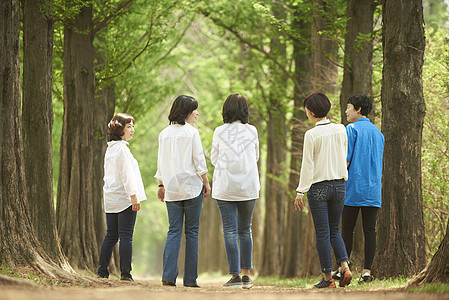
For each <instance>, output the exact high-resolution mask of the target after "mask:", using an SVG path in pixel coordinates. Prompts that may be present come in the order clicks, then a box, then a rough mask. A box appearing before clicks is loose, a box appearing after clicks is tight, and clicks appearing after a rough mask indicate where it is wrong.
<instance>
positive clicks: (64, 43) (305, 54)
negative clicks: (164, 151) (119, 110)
mask: <svg viewBox="0 0 449 300" xmlns="http://www.w3.org/2000/svg"><path fill="white" fill-rule="evenodd" d="M404 1H405V0H402V1H389V0H386V1H384V3H383V4H382V20H383V25H382V46H383V60H384V61H383V66H384V68H383V77H382V91H381V96H382V113H381V115H382V130H383V132H384V135H385V137H386V147H385V153H384V157H385V164H384V170H385V172H384V189H383V199H384V201H383V202H384V206H383V208H382V212H381V215H380V216H379V221H378V225H379V243H378V245H379V251H378V253H379V255H378V256H377V259H376V262H380V261H381V262H382V265H380V264H379V263H375V267H374V268H375V270H374V271H375V272H376V274H377V276H382V277H389V276H395V275H399V274H406V275H409V274H414V273H417V272H418V271H420V270H422V269H423V268H424V266H425V264H426V258H425V248H424V247H425V246H424V245H425V235H424V218H423V205H422V203H423V201H422V191H421V164H420V162H421V146H422V128H423V120H424V115H425V104H424V98H423V94H422V65H423V55H424V45H425V39H424V29H423V10H422V1H421V0H413V1H406V2H407V5H404V4H403V3H402V2H404ZM18 2H19V1H18V0H7V1H3V2H2V4H0V8H1V11H2V15H5V16H8V17H7V18H6V19H5V20H2V21H0V22H1V23H0V28H1V29H2V30H1V32H2V34H3V35H4V36H2V40H3V41H6V44H5V45H4V47H2V49H1V50H0V51H1V53H0V54H1V55H0V60H1V61H0V65H1V66H2V71H1V72H2V75H1V76H2V78H3V80H2V81H1V83H0V88H1V89H0V90H2V91H4V92H2V96H1V97H2V99H1V103H2V104H1V105H2V111H4V112H8V113H7V114H6V113H5V114H4V115H5V118H4V119H3V120H2V128H5V130H3V131H2V132H1V133H0V138H2V139H3V141H4V143H3V144H2V146H1V147H2V148H1V153H2V154H1V158H0V162H1V164H2V169H1V183H2V185H1V196H0V206H1V214H2V218H1V220H2V221H1V222H0V234H1V241H0V249H1V255H0V265H1V266H2V267H6V266H8V267H10V268H16V267H19V266H23V265H24V264H25V265H31V266H33V267H34V268H35V269H36V270H38V271H42V272H44V273H47V274H49V275H53V276H55V274H59V275H57V276H66V275H61V274H64V273H61V270H66V271H71V267H73V268H75V269H89V270H94V269H95V267H96V266H95V265H96V262H97V260H98V248H99V243H100V242H101V240H102V237H103V235H104V231H105V222H104V215H103V210H102V201H99V199H101V186H102V177H103V176H102V158H103V155H104V151H105V142H104V138H105V129H106V128H105V125H106V124H107V121H108V120H109V119H110V118H111V116H112V114H113V112H114V107H115V106H116V105H120V106H121V107H123V108H124V109H125V110H126V108H127V107H128V106H129V105H130V103H131V105H133V106H134V109H135V110H136V111H139V110H140V111H143V112H141V113H144V111H145V110H148V106H152V105H155V104H158V103H160V102H159V101H153V103H148V102H145V103H141V102H139V100H137V99H135V98H133V96H134V97H135V94H134V93H133V92H132V91H131V90H132V86H133V85H134V84H135V83H133V82H127V83H125V84H123V81H121V82H120V81H118V80H116V79H117V78H120V76H122V77H123V76H124V74H126V72H127V70H129V69H130V68H133V64H134V63H135V62H136V61H137V60H138V59H139V58H140V57H141V56H142V55H146V56H147V57H148V56H149V57H150V59H149V61H150V62H151V66H150V67H149V69H150V70H149V71H148V74H151V69H155V68H157V66H159V65H160V64H161V63H162V62H163V61H164V60H169V59H170V56H171V53H172V51H173V50H174V48H176V46H178V44H179V43H180V42H181V41H182V40H188V39H189V38H190V37H189V36H188V29H189V27H190V26H191V24H192V21H193V20H198V19H201V18H202V21H201V22H203V24H213V26H215V27H216V28H218V29H217V30H218V31H219V32H220V33H222V34H224V36H225V41H226V45H228V46H229V45H232V46H236V47H234V48H230V49H231V50H230V51H229V52H230V57H235V58H236V60H237V61H238V62H239V66H238V69H237V70H236V71H237V72H236V74H237V79H238V81H239V82H240V84H239V86H240V87H241V88H244V89H245V90H248V91H253V93H254V95H253V96H255V97H253V98H259V99H262V100H261V101H259V102H257V103H252V104H253V105H252V109H253V110H254V114H253V115H255V116H256V118H254V119H255V120H256V121H255V122H254V123H255V125H256V126H258V127H259V129H262V130H260V132H265V133H266V136H265V135H263V136H262V137H261V139H262V140H264V141H265V142H266V153H267V156H266V161H265V162H263V165H264V168H266V174H265V179H264V182H265V188H264V191H265V197H264V198H265V202H264V203H265V207H264V210H265V214H263V213H262V207H261V206H260V205H259V206H258V212H257V213H256V216H255V220H254V227H253V228H254V235H255V243H256V245H257V246H256V247H255V248H256V249H259V250H256V267H257V269H258V271H259V272H260V274H262V275H272V274H277V275H281V276H286V277H290V276H304V275H309V274H314V273H316V272H317V270H318V269H319V267H318V266H317V262H318V260H317V258H316V254H315V249H314V244H315V243H314V240H313V239H314V233H313V226H312V223H311V216H310V215H309V214H299V213H295V212H294V210H293V209H291V207H290V206H291V201H290V200H291V199H293V197H290V198H291V199H290V198H289V196H288V195H289V194H288V191H293V190H294V189H295V187H296V185H297V182H298V176H299V174H298V170H299V168H300V158H301V154H302V153H301V151H302V142H303V141H302V137H303V134H304V132H305V130H307V128H308V125H307V123H305V116H304V114H303V112H302V109H301V104H302V99H303V98H304V96H305V95H307V94H309V93H310V92H311V91H316V90H321V91H324V92H326V93H332V94H336V93H337V91H338V89H337V86H338V82H337V79H338V65H339V61H341V59H340V58H339V53H341V52H339V47H338V46H339V45H340V44H339V42H338V37H339V36H340V37H343V36H344V41H345V42H344V45H345V49H344V59H343V65H342V67H343V82H342V90H341V94H340V102H341V104H342V105H341V111H343V110H344V107H345V104H344V103H345V100H346V99H347V98H348V96H349V95H352V94H356V93H363V94H367V95H373V87H372V76H373V75H372V74H373V70H372V65H373V62H372V61H373V49H374V44H373V41H374V36H375V32H374V29H375V27H374V26H375V25H376V22H375V19H374V16H375V11H376V9H378V8H379V4H378V3H376V2H373V1H369V0H361V1H354V0H348V1H343V0H328V1H324V0H313V1H266V2H264V1H259V2H256V3H253V2H252V1H239V2H238V3H235V2H233V1H220V3H210V2H209V1H168V0H166V1H165V0H164V1H138V0H122V1H96V2H95V4H94V3H92V2H91V1H63V2H59V1H56V0H55V1H54V2H53V1H43V0H42V1H38V0H24V1H22V3H23V5H22V7H21V8H22V13H23V18H22V20H23V29H22V30H23V83H22V98H21V96H20V95H21V92H20V91H21V89H20V77H19V70H20V62H19V57H20V52H19V50H20V47H19V45H20V42H19V36H20V23H19V20H20V14H19V3H18ZM344 7H346V12H345V11H343V10H342V8H344ZM398 16H400V17H398ZM208 26H209V25H208ZM3 29H4V30H3ZM54 32H63V34H59V35H57V36H58V37H59V38H60V39H59V40H58V39H55V40H54V38H53V37H54V36H53V33H54ZM61 37H63V39H61ZM336 37H337V38H336ZM53 49H55V51H53ZM54 65H57V66H58V67H57V70H55V69H53V66H54ZM58 70H59V71H60V70H63V73H62V78H61V73H60V72H59V73H58V72H57V71H58ZM150 76H151V75H147V77H145V78H148V77H150ZM52 79H54V82H52ZM155 86H156V87H157V83H155ZM61 90H62V92H61ZM230 90H231V91H232V89H231V88H230ZM52 94H53V95H57V97H58V96H59V97H61V98H62V99H63V104H64V115H63V128H62V134H61V144H60V160H59V171H58V178H59V179H58V184H57V186H58V189H57V195H56V196H57V197H56V198H57V202H56V203H57V205H56V214H55V211H54V204H53V184H52V152H51V147H52V146H51V134H52V122H53V108H52ZM118 94H120V95H121V97H120V98H121V99H119V100H116V96H117V95H118ZM220 98H224V97H220ZM123 99H125V100H126V101H123ZM290 99H293V101H290ZM21 101H22V107H21V106H20V103H21ZM116 101H123V102H120V103H117V102H116ZM290 113H291V114H292V116H291V117H289V114H290ZM341 116H342V122H343V123H345V122H346V120H344V117H343V116H344V114H343V113H342V114H341ZM404 118H405V119H406V120H407V122H406V123H404V122H403V120H404ZM287 166H288V167H287ZM203 209H204V211H205V213H203V214H202V222H207V223H208V224H212V226H208V227H207V228H206V229H204V230H202V231H201V235H202V237H203V238H201V239H200V240H201V241H202V243H203V244H202V246H201V247H200V255H201V257H202V258H204V260H205V261H206V262H207V263H206V264H204V266H205V267H204V270H203V271H216V270H217V269H220V268H222V266H223V263H224V261H223V260H217V259H216V253H213V252H212V251H207V249H208V247H209V246H208V245H210V244H213V245H220V244H221V243H222V242H221V236H220V234H219V228H220V227H219V220H220V218H219V217H218V215H217V210H216V208H215V207H214V206H213V203H212V202H209V203H207V202H205V207H204V208H203ZM410 216H413V218H410ZM445 238H446V239H447V234H446V237H445ZM392 240H393V241H396V242H395V243H389V241H392ZM221 248H223V247H221ZM444 251H446V252H444ZM439 253H442V256H441V258H438V256H437V255H436V256H435V259H434V260H433V263H434V264H437V265H440V264H441V260H443V261H444V259H446V260H447V257H448V255H447V250H444V249H443V250H442V251H440V252H439ZM222 256H223V255H222ZM24 258H25V260H24ZM434 261H435V262H434ZM385 265H388V266H389V268H384V267H383V266H385ZM429 270H434V269H432V268H429ZM435 270H437V271H435V272H432V271H431V272H430V273H432V274H430V276H429V277H428V279H427V280H430V281H431V280H433V276H437V278H438V276H439V275H441V274H442V273H441V270H440V269H435ZM439 278H441V277H439Z"/></svg>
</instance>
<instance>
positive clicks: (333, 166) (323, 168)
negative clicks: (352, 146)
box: [296, 119, 348, 193]
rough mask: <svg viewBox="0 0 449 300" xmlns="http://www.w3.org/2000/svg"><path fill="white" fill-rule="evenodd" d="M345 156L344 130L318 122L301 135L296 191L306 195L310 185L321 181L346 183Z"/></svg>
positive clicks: (324, 122)
mask: <svg viewBox="0 0 449 300" xmlns="http://www.w3.org/2000/svg"><path fill="white" fill-rule="evenodd" d="M347 152H348V136H347V135H346V129H345V126H344V125H343V124H334V123H331V122H330V121H329V120H328V119H326V120H322V121H318V122H317V123H316V125H315V127H314V128H312V129H309V130H308V131H306V133H305V135H304V147H303V152H302V153H303V154H302V165H301V173H300V177H299V185H298V188H297V189H296V191H297V192H300V193H306V192H307V191H308V190H309V189H310V186H311V185H312V184H314V183H317V182H321V181H325V180H334V179H344V180H348V169H347V168H346V154H347Z"/></svg>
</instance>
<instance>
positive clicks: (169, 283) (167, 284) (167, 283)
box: [162, 280, 176, 286]
mask: <svg viewBox="0 0 449 300" xmlns="http://www.w3.org/2000/svg"><path fill="white" fill-rule="evenodd" d="M162 285H165V286H176V284H175V283H174V282H170V281H165V280H162Z"/></svg>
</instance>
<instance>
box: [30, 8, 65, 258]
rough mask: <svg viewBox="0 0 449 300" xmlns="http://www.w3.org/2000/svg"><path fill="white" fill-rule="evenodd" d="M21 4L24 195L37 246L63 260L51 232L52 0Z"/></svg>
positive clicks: (54, 228)
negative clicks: (27, 201)
mask: <svg viewBox="0 0 449 300" xmlns="http://www.w3.org/2000/svg"><path fill="white" fill-rule="evenodd" d="M22 3H23V10H22V11H23V100H22V103H23V108H22V113H23V115H22V124H23V146H24V147H23V152H24V163H25V174H26V178H27V180H26V183H27V188H26V192H27V198H28V200H29V203H30V208H31V220H32V222H33V226H34V229H35V231H36V234H37V237H38V239H39V241H40V242H41V245H42V246H43V247H44V249H45V251H46V252H47V254H48V255H49V256H50V257H51V258H52V259H53V260H55V261H64V260H65V258H64V257H63V255H62V251H61V246H60V243H59V237H58V234H57V231H56V218H55V208H54V199H53V181H52V139H51V135H52V127H53V105H52V97H51V85H52V58H53V20H52V3H53V1H41V0H24V1H22ZM43 220H45V222H44V221H43Z"/></svg>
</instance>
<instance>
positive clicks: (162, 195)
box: [157, 186, 165, 202]
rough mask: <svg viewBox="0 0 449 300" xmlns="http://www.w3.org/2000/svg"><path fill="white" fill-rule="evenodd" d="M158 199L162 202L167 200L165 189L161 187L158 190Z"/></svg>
mask: <svg viewBox="0 0 449 300" xmlns="http://www.w3.org/2000/svg"><path fill="white" fill-rule="evenodd" d="M157 198H158V199H159V200H160V201H161V202H164V198H165V187H163V186H160V187H158V189H157Z"/></svg>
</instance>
